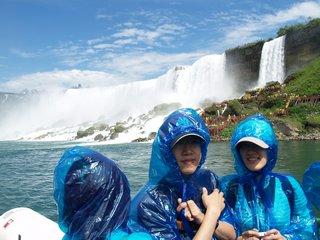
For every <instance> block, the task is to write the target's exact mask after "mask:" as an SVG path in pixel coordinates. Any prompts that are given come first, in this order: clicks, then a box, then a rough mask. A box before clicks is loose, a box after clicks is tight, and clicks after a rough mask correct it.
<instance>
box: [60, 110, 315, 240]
mask: <svg viewBox="0 0 320 240" xmlns="http://www.w3.org/2000/svg"><path fill="white" fill-rule="evenodd" d="M209 143H210V134H209V131H208V128H207V126H206V124H205V123H204V121H203V120H202V118H201V116H200V115H199V114H198V113H197V112H196V111H195V110H194V109H191V108H183V109H179V110H177V111H174V112H173V113H171V114H170V115H169V116H168V117H167V118H166V119H165V121H164V122H163V124H162V125H161V126H160V128H159V130H158V132H157V134H156V136H155V139H154V141H153V144H152V152H151V159H150V165H149V177H148V181H147V182H146V183H145V184H144V185H143V187H142V188H141V189H140V190H139V192H138V193H137V194H136V195H135V196H134V197H133V199H131V196H130V186H129V182H128V179H127V177H126V176H125V174H124V173H123V172H122V171H121V169H120V168H119V166H118V165H117V164H116V163H115V162H114V161H113V160H111V159H109V158H108V157H106V156H104V155H103V154H101V153H99V152H97V151H94V150H92V149H89V148H86V147H80V146H75V147H72V148H70V149H67V150H66V151H65V153H64V154H63V156H62V157H61V159H60V160H59V162H58V163H57V166H56V168H55V171H54V199H55V201H56V203H57V206H58V214H59V221H58V223H59V227H60V229H61V230H62V231H63V232H64V233H65V235H64V238H63V240H93V239H96V240H100V239H101V240H102V239H103V240H105V239H111V240H117V239H120V240H122V239H129V240H130V239H137V240H138V239H141V240H144V239H155V240H166V239H168V240H169V239H170V240H180V239H181V240H182V239H197V240H206V239H238V240H244V239H246V240H254V239H264V240H268V239H281V240H282V239H299V240H301V239H315V240H317V239H318V238H319V235H318V234H319V233H318V226H317V222H316V217H315V214H314V212H313V209H312V205H311V203H312V204H314V206H315V207H318V208H319V207H320V206H319V205H320V204H319V202H320V198H319V196H320V186H319V185H320V179H319V178H318V179H317V180H316V181H314V178H315V176H320V166H319V165H320V164H319V165H315V166H311V167H310V169H308V171H306V173H305V177H304V181H303V188H302V186H301V185H300V183H299V182H298V181H297V180H296V179H295V178H294V177H293V176H289V175H284V174H280V173H275V172H273V171H272V170H273V168H274V167H275V165H276V162H277V158H278V142H277V138H276V135H275V133H274V130H273V128H272V124H271V123H270V122H269V121H268V119H267V118H266V117H265V116H263V115H262V114H257V115H253V116H250V117H248V118H246V119H244V120H243V121H242V122H241V123H239V124H238V126H237V127H236V128H235V130H234V132H233V134H232V138H231V141H230V146H231V151H232V153H233V156H234V169H235V173H234V174H231V175H227V176H223V177H221V178H220V179H219V178H218V176H217V174H216V173H214V172H213V171H211V170H209V169H206V168H204V167H203V165H204V163H205V161H206V160H207V149H208V146H209ZM309 179H311V180H309ZM312 194H313V195H312ZM308 196H313V198H314V199H313V200H312V201H310V199H309V198H308ZM316 198H317V199H318V200H316Z"/></svg>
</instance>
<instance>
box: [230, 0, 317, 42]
mask: <svg viewBox="0 0 320 240" xmlns="http://www.w3.org/2000/svg"><path fill="white" fill-rule="evenodd" d="M319 16H320V2H315V1H308V2H303V3H299V4H295V5H293V6H292V7H291V8H289V9H286V10H281V11H278V12H275V13H274V14H266V15H252V16H243V17H241V18H240V19H245V21H244V23H243V24H242V25H241V24H240V25H239V24H238V25H234V26H231V27H230V28H227V29H226V32H227V34H226V36H225V39H226V40H225V42H226V43H227V44H228V45H230V46H232V45H233V46H237V45H239V43H243V44H244V43H249V42H252V41H255V40H260V39H265V38H264V37H265V36H262V34H263V33H268V32H272V33H273V35H274V34H275V31H276V30H278V29H279V28H280V27H282V26H283V25H286V24H289V23H291V22H294V21H299V20H306V19H308V18H316V17H319ZM268 37H272V35H270V36H268Z"/></svg>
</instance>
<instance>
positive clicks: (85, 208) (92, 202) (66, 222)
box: [54, 147, 151, 240]
mask: <svg viewBox="0 0 320 240" xmlns="http://www.w3.org/2000/svg"><path fill="white" fill-rule="evenodd" d="M54 199H55V201H56V202H57V204H58V211H59V227H60V228H61V230H62V231H63V232H64V233H65V236H64V237H63V240H89V239H90V240H93V239H95V240H98V239H99V240H100V239H101V240H105V239H111V240H122V239H123V240H124V239H130V240H140V239H141V240H144V239H151V237H150V235H148V234H146V233H143V232H137V233H131V232H130V231H129V229H128V227H127V220H128V212H129V207H130V189H129V184H128V180H127V178H126V176H125V175H124V174H123V172H122V171H121V170H120V169H119V168H118V166H117V165H116V164H115V163H114V162H113V161H112V160H110V159H108V158H107V157H105V156H103V155H102V154H100V153H98V152H96V151H93V150H90V149H88V148H84V147H73V148H70V149H68V150H67V151H66V152H65V153H64V155H63V156H62V158H61V159H60V161H59V162H58V164H57V166H56V168H55V171H54Z"/></svg>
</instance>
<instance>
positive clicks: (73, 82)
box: [0, 70, 117, 92]
mask: <svg viewBox="0 0 320 240" xmlns="http://www.w3.org/2000/svg"><path fill="white" fill-rule="evenodd" d="M79 84H81V86H83V87H93V86H111V85H114V84H117V80H116V79H115V78H114V76H113V75H111V74H108V73H105V72H96V71H81V70H68V71H59V70H55V71H52V72H40V73H33V74H28V75H23V76H20V77H18V78H16V79H12V80H10V81H8V82H4V83H0V89H2V90H4V91H13V92H20V91H22V90H24V89H37V90H47V91H53V90H55V89H66V88H70V87H74V86H78V85H79Z"/></svg>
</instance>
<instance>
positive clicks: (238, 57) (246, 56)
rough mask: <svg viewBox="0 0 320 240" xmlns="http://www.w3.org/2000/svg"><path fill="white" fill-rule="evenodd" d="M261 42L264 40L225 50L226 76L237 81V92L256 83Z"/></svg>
mask: <svg viewBox="0 0 320 240" xmlns="http://www.w3.org/2000/svg"><path fill="white" fill-rule="evenodd" d="M263 44H264V42H258V43H256V44H254V45H252V46H248V47H241V48H235V49H231V50H227V51H226V52H225V54H226V73H227V76H228V77H229V78H231V79H233V80H234V81H236V82H237V84H236V85H239V87H238V89H237V90H238V91H239V92H244V91H245V90H246V89H248V88H250V87H253V86H254V85H256V83H257V80H258V78H259V68H260V59H261V53H262V47H263ZM238 83H240V84H238Z"/></svg>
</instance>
